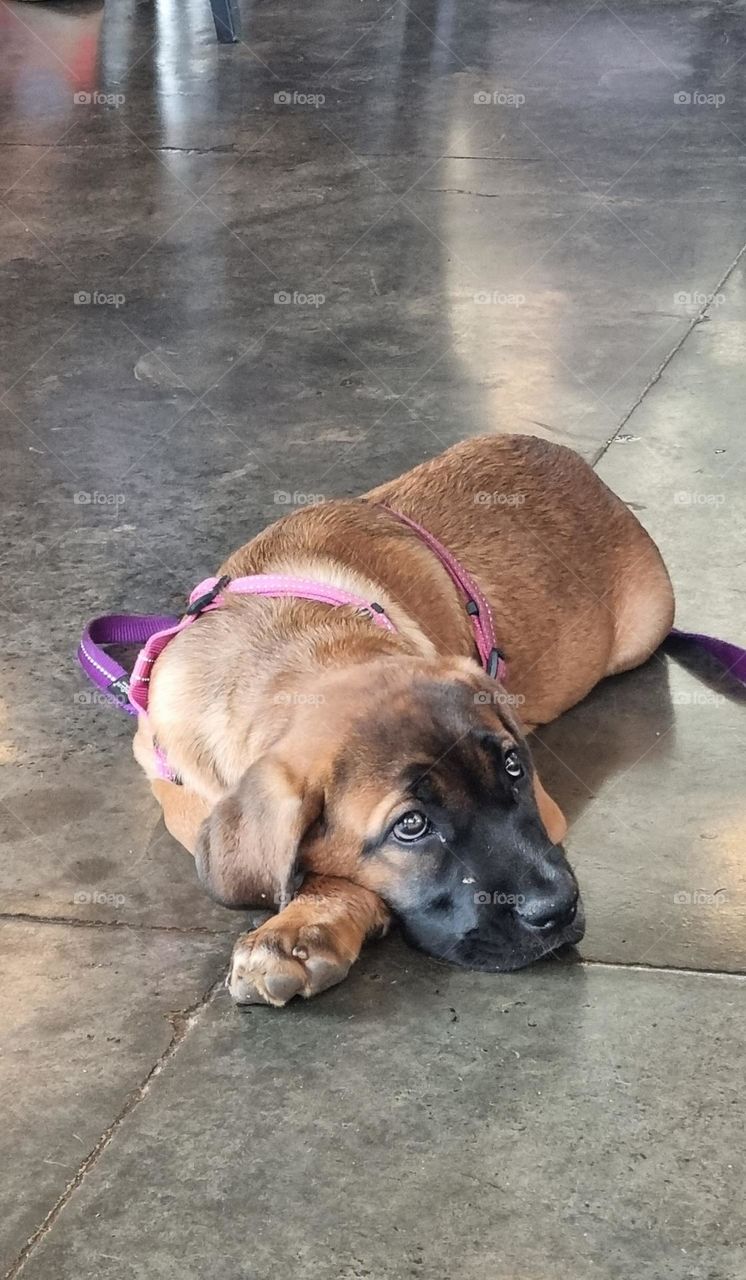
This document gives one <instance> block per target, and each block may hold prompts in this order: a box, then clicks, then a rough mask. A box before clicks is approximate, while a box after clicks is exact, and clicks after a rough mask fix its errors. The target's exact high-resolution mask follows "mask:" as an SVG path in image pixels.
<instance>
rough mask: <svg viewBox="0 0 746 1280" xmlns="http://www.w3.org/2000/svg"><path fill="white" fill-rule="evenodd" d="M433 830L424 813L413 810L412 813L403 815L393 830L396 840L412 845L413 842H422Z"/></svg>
mask: <svg viewBox="0 0 746 1280" xmlns="http://www.w3.org/2000/svg"><path fill="white" fill-rule="evenodd" d="M430 830H431V827H430V823H429V821H428V819H427V818H426V817H425V815H424V813H419V812H418V811H417V810H416V809H412V811H411V813H404V814H402V816H401V818H399V820H398V822H395V823H394V825H393V828H392V831H393V834H394V839H396V840H400V841H401V842H402V844H411V843H412V841H413V840H421V839H422V837H423V836H426V835H427V833H428V831H430Z"/></svg>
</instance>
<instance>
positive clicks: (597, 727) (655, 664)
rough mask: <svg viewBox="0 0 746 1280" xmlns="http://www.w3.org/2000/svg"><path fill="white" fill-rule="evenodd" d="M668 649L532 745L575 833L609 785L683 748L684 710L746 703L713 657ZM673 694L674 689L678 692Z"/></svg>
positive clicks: (612, 681)
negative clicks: (702, 704) (711, 702)
mask: <svg viewBox="0 0 746 1280" xmlns="http://www.w3.org/2000/svg"><path fill="white" fill-rule="evenodd" d="M670 644H671V647H670V648H669V642H668V641H667V642H666V650H667V651H669V652H670V653H671V654H672V655H673V654H674V653H675V656H676V661H675V663H673V664H672V663H670V662H669V660H668V658H667V657H666V656H665V654H664V652H663V651H662V650H659V651H658V652H657V653H655V654H653V657H652V658H650V660H649V661H648V662H646V663H645V664H644V665H643V666H641V667H636V668H635V669H634V670H633V671H628V672H625V673H624V674H623V675H619V676H611V677H609V679H607V680H603V681H602V682H601V683H600V684H599V685H597V686H596V688H595V689H593V690H592V692H591V693H589V695H588V697H587V698H585V699H584V700H583V702H581V703H579V704H578V706H576V707H573V708H572V710H570V711H567V712H565V714H564V715H563V716H560V718H559V719H558V720H555V721H553V723H552V724H549V725H544V726H542V727H541V728H539V729H538V730H537V731H536V732H535V733H533V734H532V735H531V737H530V743H531V749H532V753H533V756H534V760H535V762H536V767H537V770H538V772H539V775H540V777H541V780H542V782H543V784H544V786H545V787H546V789H547V791H548V792H549V794H550V795H551V796H552V797H553V798H554V799H555V800H556V801H557V803H558V805H559V806H560V808H561V809H562V811H563V813H564V814H565V816H566V818H567V820H568V823H569V824H570V825H572V824H573V823H574V822H575V821H576V820H577V819H578V818H579V817H580V815H581V814H582V813H583V811H584V809H585V808H586V807H587V806H588V805H589V804H590V803H591V802H592V801H593V800H594V799H595V797H596V796H597V795H598V794H599V792H600V791H601V790H602V788H603V786H604V783H606V782H607V781H608V780H609V779H611V778H615V777H617V778H618V777H621V776H622V775H623V774H624V773H625V772H626V771H627V770H628V769H632V768H633V767H634V766H635V765H636V764H637V763H638V762H639V761H641V760H642V759H644V758H645V757H646V756H650V757H651V762H652V760H653V759H655V760H656V762H657V761H658V760H660V758H661V756H663V758H665V756H666V755H667V754H669V753H670V752H671V750H672V748H673V746H674V744H675V742H676V732H677V708H678V706H679V705H682V706H685V705H687V704H691V703H695V704H696V702H697V701H698V700H701V699H702V698H707V697H714V698H717V699H721V698H722V699H727V700H728V701H730V702H736V703H741V704H743V703H746V690H745V689H744V686H743V685H742V684H741V683H740V682H739V681H737V680H735V679H734V678H733V677H731V676H729V675H728V674H727V673H726V672H724V671H723V670H722V668H721V667H720V666H719V665H718V663H717V662H715V661H714V660H713V659H711V658H709V657H708V655H707V654H705V653H703V652H702V651H699V650H697V649H696V647H693V646H690V645H689V646H688V645H686V644H679V643H678V642H677V644H676V645H675V647H674V645H673V641H671V642H670ZM672 686H673V687H672Z"/></svg>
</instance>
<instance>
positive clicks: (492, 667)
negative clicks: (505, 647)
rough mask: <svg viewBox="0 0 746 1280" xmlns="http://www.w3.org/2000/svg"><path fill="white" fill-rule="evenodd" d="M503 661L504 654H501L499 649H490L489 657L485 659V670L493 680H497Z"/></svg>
mask: <svg viewBox="0 0 746 1280" xmlns="http://www.w3.org/2000/svg"><path fill="white" fill-rule="evenodd" d="M504 660H505V654H504V653H501V652H500V650H499V649H490V656H489V657H488V659H487V666H486V668H485V670H486V672H487V675H488V676H491V677H492V679H493V680H495V679H496V678H497V673H498V670H499V667H500V663H501V662H504Z"/></svg>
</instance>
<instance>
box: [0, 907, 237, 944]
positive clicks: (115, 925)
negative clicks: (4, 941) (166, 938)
mask: <svg viewBox="0 0 746 1280" xmlns="http://www.w3.org/2000/svg"><path fill="white" fill-rule="evenodd" d="M3 920H5V921H8V922H12V921H14V920H17V921H19V922H21V923H24V924H59V925H68V926H70V927H72V928H73V929H134V930H136V931H137V930H139V931H140V932H142V933H179V934H187V935H189V934H197V935H199V936H201V937H208V938H229V937H231V936H232V934H233V933H234V930H233V929H208V928H207V927H206V926H205V925H178V924H133V923H131V922H130V921H129V920H81V919H78V918H77V917H76V916H37V915H34V914H33V913H32V912H30V911H0V921H3Z"/></svg>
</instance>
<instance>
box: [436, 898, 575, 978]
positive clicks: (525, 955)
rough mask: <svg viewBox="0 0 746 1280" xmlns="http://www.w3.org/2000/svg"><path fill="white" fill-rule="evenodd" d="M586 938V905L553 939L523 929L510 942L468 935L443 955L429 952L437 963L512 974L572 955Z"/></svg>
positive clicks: (442, 953)
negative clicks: (554, 957)
mask: <svg viewBox="0 0 746 1280" xmlns="http://www.w3.org/2000/svg"><path fill="white" fill-rule="evenodd" d="M584 934H585V912H584V911H583V907H582V904H578V911H577V914H576V916H575V919H574V920H573V922H572V924H569V925H567V927H566V928H564V929H562V930H560V931H559V932H557V933H555V934H552V935H551V936H549V937H546V936H543V935H541V934H540V933H538V932H535V931H534V930H531V929H526V928H522V927H521V929H520V933H515V934H514V935H513V936H511V937H510V938H507V937H506V938H504V939H501V938H482V937H479V936H478V935H477V936H473V935H472V936H470V935H467V936H466V937H465V938H462V939H460V940H459V942H457V943H456V944H455V946H453V947H451V948H449V949H448V950H443V951H442V952H440V953H439V952H436V951H434V950H433V951H428V954H429V955H432V956H433V957H434V959H436V960H440V961H442V962H445V963H448V964H452V965H455V966H457V967H458V968H460V969H477V970H481V971H482V972H485V973H512V972H513V971H514V970H516V969H526V968H527V967H528V966H529V965H531V964H536V962H537V960H543V959H545V958H546V957H547V956H551V955H556V954H557V953H559V952H565V951H569V950H570V948H572V947H574V946H576V945H577V944H578V943H579V942H580V941H582V938H583V935H584ZM420 949H422V947H420Z"/></svg>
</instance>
